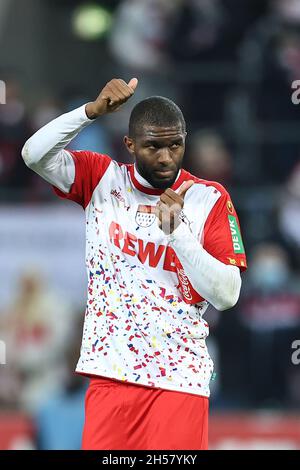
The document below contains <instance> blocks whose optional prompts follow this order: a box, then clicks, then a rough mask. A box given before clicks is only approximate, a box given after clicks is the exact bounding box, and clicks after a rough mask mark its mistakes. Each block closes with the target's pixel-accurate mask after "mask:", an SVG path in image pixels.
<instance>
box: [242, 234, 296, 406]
mask: <svg viewBox="0 0 300 470" xmlns="http://www.w3.org/2000/svg"><path fill="white" fill-rule="evenodd" d="M247 281H248V283H245V284H244V295H243V297H242V300H241V303H240V318H241V320H242V322H243V323H244V325H245V327H246V329H247V331H248V340H247V342H246V344H245V348H246V350H247V353H248V354H249V357H248V361H247V362H248V368H249V369H248V371H247V384H246V387H247V389H246V390H245V393H247V392H248V394H249V395H248V396H249V404H250V406H255V407H282V406H290V405H291V397H290V394H289V389H290V384H289V382H290V380H291V378H292V376H293V372H294V369H293V368H294V366H293V364H292V362H291V345H292V342H293V341H294V340H295V339H296V338H299V337H300V336H299V335H300V291H299V280H298V279H297V278H296V276H295V274H294V273H293V271H291V269H290V265H289V259H288V255H287V253H286V252H285V251H284V249H283V248H282V247H280V246H279V245H277V244H273V243H265V244H261V245H258V246H257V247H256V248H255V250H254V252H253V253H252V261H251V264H250V269H249V275H248V279H247Z"/></svg>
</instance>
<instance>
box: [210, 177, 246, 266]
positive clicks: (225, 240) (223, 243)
mask: <svg viewBox="0 0 300 470" xmlns="http://www.w3.org/2000/svg"><path fill="white" fill-rule="evenodd" d="M217 189H218V190H219V191H221V196H220V198H219V199H218V201H217V202H216V203H215V205H214V207H213V208H212V210H211V212H210V214H209V216H208V218H207V220H206V222H205V226H204V240H203V248H205V250H206V251H208V253H210V254H211V255H212V256H213V257H214V258H216V259H218V260H219V261H222V263H224V264H230V265H234V266H238V267H239V268H240V269H241V271H244V270H245V269H247V260H246V255H245V249H244V245H243V240H242V236H241V228H240V223H239V219H238V216H237V213H236V210H235V208H234V206H233V204H232V202H231V199H230V196H229V194H228V192H227V191H226V190H225V189H224V188H223V187H222V186H221V185H218V187H217Z"/></svg>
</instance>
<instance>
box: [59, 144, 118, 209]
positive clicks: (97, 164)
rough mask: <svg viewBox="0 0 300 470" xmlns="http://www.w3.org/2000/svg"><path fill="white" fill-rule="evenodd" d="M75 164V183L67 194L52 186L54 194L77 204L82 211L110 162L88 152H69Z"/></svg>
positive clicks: (97, 154) (108, 158)
mask: <svg viewBox="0 0 300 470" xmlns="http://www.w3.org/2000/svg"><path fill="white" fill-rule="evenodd" d="M69 152H70V154H71V155H72V157H73V160H74V163H75V181H74V183H73V184H72V186H71V189H70V192H69V193H64V192H62V191H61V190H60V189H58V188H56V187H55V186H53V189H54V192H55V193H56V194H57V195H58V196H59V197H61V198H63V199H70V200H71V201H74V202H77V203H78V204H80V205H81V206H82V207H83V208H84V209H85V208H86V207H87V205H88V204H89V202H90V200H91V198H92V194H93V192H94V190H95V188H96V186H97V185H98V184H99V182H100V180H101V178H102V176H103V175H104V173H105V172H106V170H107V168H108V166H109V164H110V162H111V161H112V160H111V158H110V157H108V156H107V155H102V154H100V153H96V152H89V151H73V150H72V151H69Z"/></svg>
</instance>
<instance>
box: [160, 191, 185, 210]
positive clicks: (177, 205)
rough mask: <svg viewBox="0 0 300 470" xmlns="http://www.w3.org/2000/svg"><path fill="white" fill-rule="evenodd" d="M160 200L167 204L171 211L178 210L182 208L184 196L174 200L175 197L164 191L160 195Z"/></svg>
mask: <svg viewBox="0 0 300 470" xmlns="http://www.w3.org/2000/svg"><path fill="white" fill-rule="evenodd" d="M160 200H161V201H162V202H163V203H164V204H166V205H167V206H168V207H169V209H170V210H171V211H174V212H178V210H179V211H180V210H181V207H182V198H180V197H179V200H178V201H174V199H171V198H170V197H169V196H168V194H166V193H163V194H162V195H161V196H160Z"/></svg>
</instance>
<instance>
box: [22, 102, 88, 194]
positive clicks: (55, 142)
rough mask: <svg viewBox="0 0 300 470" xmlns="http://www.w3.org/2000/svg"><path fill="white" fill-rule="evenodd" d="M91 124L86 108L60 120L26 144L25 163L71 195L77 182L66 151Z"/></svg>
mask: <svg viewBox="0 0 300 470" xmlns="http://www.w3.org/2000/svg"><path fill="white" fill-rule="evenodd" d="M91 122H93V121H91V120H90V119H89V118H88V117H87V115H86V112H85V105H84V106H81V107H80V108H77V109H75V110H74V111H71V112H69V113H66V114H63V115H62V116H59V117H58V118H56V119H54V120H53V121H51V122H49V123H48V124H46V125H45V126H44V127H42V128H41V129H40V130H38V131H37V132H36V133H35V134H34V135H33V136H32V137H30V139H28V140H27V142H26V143H25V145H24V147H23V149H22V157H23V159H24V162H25V163H26V165H27V166H28V167H29V168H31V169H32V170H33V171H35V172H36V173H37V174H38V175H40V176H41V177H42V178H44V179H45V180H46V181H48V183H50V184H53V185H54V186H56V187H57V188H59V189H60V190H61V191H63V192H65V193H68V192H69V191H70V188H71V186H72V184H73V182H74V179H75V164H74V161H73V158H72V156H71V154H70V153H69V152H67V151H66V150H64V148H65V147H66V146H67V145H68V143H69V142H70V141H71V140H72V139H74V137H76V135H77V134H78V133H79V132H80V131H81V130H82V129H83V128H85V127H86V126H87V125H89V124H90V123H91Z"/></svg>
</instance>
